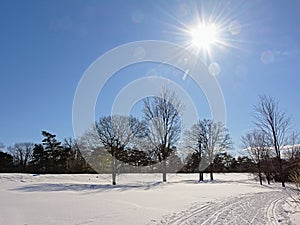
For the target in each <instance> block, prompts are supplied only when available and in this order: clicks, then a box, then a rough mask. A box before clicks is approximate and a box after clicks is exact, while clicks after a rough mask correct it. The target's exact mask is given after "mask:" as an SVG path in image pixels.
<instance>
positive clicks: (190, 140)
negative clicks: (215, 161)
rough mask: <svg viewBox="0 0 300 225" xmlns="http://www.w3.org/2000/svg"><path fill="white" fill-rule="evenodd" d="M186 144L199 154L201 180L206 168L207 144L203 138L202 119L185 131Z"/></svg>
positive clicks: (189, 148)
mask: <svg viewBox="0 0 300 225" xmlns="http://www.w3.org/2000/svg"><path fill="white" fill-rule="evenodd" d="M184 145H185V147H186V148H187V149H188V150H191V151H193V152H194V153H195V154H196V155H197V163H198V162H199V165H198V172H199V181H203V170H204V169H206V166H205V165H206V163H203V162H206V161H204V159H205V155H204V154H205V153H206V150H205V148H204V147H205V146H204V140H203V133H202V126H201V121H198V122H197V123H196V124H194V125H193V126H192V127H191V129H190V130H187V131H185V133H184Z"/></svg>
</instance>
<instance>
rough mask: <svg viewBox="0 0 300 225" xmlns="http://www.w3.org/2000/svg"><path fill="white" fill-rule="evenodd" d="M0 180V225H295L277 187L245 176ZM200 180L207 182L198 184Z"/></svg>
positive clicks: (295, 213)
mask: <svg viewBox="0 0 300 225" xmlns="http://www.w3.org/2000/svg"><path fill="white" fill-rule="evenodd" d="M161 178H162V177H161V174H121V175H119V176H118V177H117V182H118V184H117V185H116V186H112V185H111V184H110V182H111V176H110V175H109V174H100V175H97V174H80V175H79V174H75V175H71V174H70V175H65V174H62V175H60V174H58V175H33V174H0V225H64V224H66V225H99V224H103V225H104V224H105V225H110V224H113V225H116V224H117V225H118V224H122V225H123V224H124V225H135V224H136V225H142V224H149V225H154V224H176V225H178V224H214V225H215V224H239V225H240V224H300V216H299V215H300V213H299V209H298V208H296V207H294V205H293V204H290V201H289V200H288V199H289V197H288V194H287V191H286V189H283V188H281V187H280V184H271V185H269V186H268V185H263V186H260V185H259V183H258V182H257V181H254V180H253V177H252V176H251V175H249V174H237V173H231V174H215V181H213V182H210V181H204V182H201V183H198V182H197V179H198V175H197V174H168V182H167V183H162V182H161ZM204 178H205V179H206V180H208V176H207V175H205V177H204Z"/></svg>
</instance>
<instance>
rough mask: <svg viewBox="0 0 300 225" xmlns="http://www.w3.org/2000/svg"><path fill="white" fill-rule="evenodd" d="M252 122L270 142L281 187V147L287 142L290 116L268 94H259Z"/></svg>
mask: <svg viewBox="0 0 300 225" xmlns="http://www.w3.org/2000/svg"><path fill="white" fill-rule="evenodd" d="M254 118H255V121H254V124H255V125H256V127H257V128H258V129H259V130H261V131H262V132H263V133H264V134H265V136H266V138H267V139H268V141H269V142H270V143H272V147H273V148H274V150H275V153H276V158H277V160H278V167H279V168H278V172H279V175H280V179H281V184H282V187H285V177H284V171H283V163H282V157H281V150H282V147H283V146H285V145H286V144H287V137H288V134H287V132H288V129H289V127H290V118H289V117H287V116H286V114H285V112H283V111H281V110H280V109H279V105H278V102H277V101H276V100H275V99H274V98H272V97H270V96H260V98H259V102H258V104H257V105H255V106H254Z"/></svg>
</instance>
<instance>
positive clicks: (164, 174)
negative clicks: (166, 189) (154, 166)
mask: <svg viewBox="0 0 300 225" xmlns="http://www.w3.org/2000/svg"><path fill="white" fill-rule="evenodd" d="M162 173H163V182H167V164H166V160H163V161H162Z"/></svg>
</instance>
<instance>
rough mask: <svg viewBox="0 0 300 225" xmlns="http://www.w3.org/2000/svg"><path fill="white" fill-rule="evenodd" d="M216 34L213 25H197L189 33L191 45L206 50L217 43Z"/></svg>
mask: <svg viewBox="0 0 300 225" xmlns="http://www.w3.org/2000/svg"><path fill="white" fill-rule="evenodd" d="M217 34H218V30H217V27H216V25H215V24H199V25H198V26H197V27H196V28H195V29H192V30H191V31H190V35H191V39H192V40H191V42H192V45H193V46H195V47H197V48H201V49H208V48H209V47H210V46H211V45H212V44H214V43H216V42H217V40H218V37H217Z"/></svg>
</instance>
